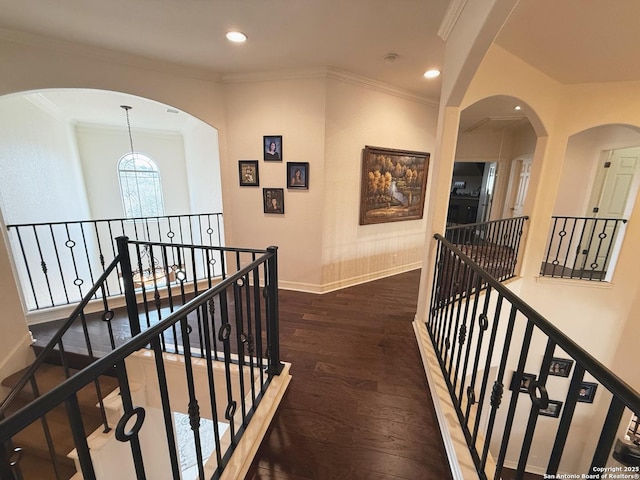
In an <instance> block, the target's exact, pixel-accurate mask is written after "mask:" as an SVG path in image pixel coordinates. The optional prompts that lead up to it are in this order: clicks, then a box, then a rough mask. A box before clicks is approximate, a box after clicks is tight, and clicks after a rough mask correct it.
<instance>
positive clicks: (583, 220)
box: [540, 216, 627, 281]
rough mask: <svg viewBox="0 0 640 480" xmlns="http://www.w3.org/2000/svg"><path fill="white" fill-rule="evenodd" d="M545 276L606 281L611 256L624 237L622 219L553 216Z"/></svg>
mask: <svg viewBox="0 0 640 480" xmlns="http://www.w3.org/2000/svg"><path fill="white" fill-rule="evenodd" d="M551 218H552V219H553V225H552V227H551V232H550V234H549V245H548V247H547V255H546V257H545V259H544V261H543V262H542V266H541V268H540V275H541V276H543V277H556V278H574V279H579V280H593V281H604V280H606V276H607V270H608V269H609V266H610V261H611V258H612V254H613V252H614V251H615V246H616V243H617V241H618V240H619V239H620V238H621V235H620V233H621V231H622V228H623V225H624V224H625V223H626V222H627V220H625V219H622V218H589V217H558V216H554V217H551Z"/></svg>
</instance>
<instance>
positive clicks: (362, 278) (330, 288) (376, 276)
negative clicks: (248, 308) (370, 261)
mask: <svg viewBox="0 0 640 480" xmlns="http://www.w3.org/2000/svg"><path fill="white" fill-rule="evenodd" d="M418 268H422V262H414V263H410V264H408V265H402V266H399V267H392V268H387V269H385V270H379V271H377V272H371V273H366V274H363V275H356V276H355V277H350V278H345V279H342V280H336V281H334V282H329V283H324V284H315V283H302V282H289V281H286V280H279V281H278V286H279V287H280V288H281V289H283V290H293V291H296V292H305V293H318V294H322V293H329V292H334V291H336V290H340V289H342V288H347V287H354V286H356V285H360V284H362V283H366V282H371V281H373V280H380V279H382V278H386V277H391V276H393V275H398V274H400V273H406V272H410V271H412V270H417V269H418Z"/></svg>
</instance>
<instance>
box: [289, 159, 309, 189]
mask: <svg viewBox="0 0 640 480" xmlns="http://www.w3.org/2000/svg"><path fill="white" fill-rule="evenodd" d="M287 188H296V189H303V190H309V162H287Z"/></svg>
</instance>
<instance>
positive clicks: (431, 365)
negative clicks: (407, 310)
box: [413, 318, 479, 480]
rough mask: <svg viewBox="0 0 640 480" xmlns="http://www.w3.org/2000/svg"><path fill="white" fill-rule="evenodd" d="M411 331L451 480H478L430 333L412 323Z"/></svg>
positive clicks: (421, 323)
mask: <svg viewBox="0 0 640 480" xmlns="http://www.w3.org/2000/svg"><path fill="white" fill-rule="evenodd" d="M413 330H414V332H415V335H416V340H417V341H418V348H419V350H420V357H421V358H422V364H423V366H424V371H425V374H426V376H427V382H428V383H429V391H430V392H431V398H432V399H433V407H434V409H435V412H436V418H437V419H438V424H439V425H440V431H441V433H442V442H443V444H444V449H445V452H446V454H447V458H448V459H449V467H450V469H451V476H452V477H453V479H454V480H471V479H476V478H479V476H478V472H477V471H476V468H475V464H474V463H473V458H471V453H469V448H468V447H467V442H466V440H465V437H464V433H463V432H462V427H461V426H460V423H459V420H458V416H457V414H456V413H455V409H454V407H453V403H452V402H451V397H450V396H449V390H448V389H447V386H446V383H445V381H444V377H443V376H442V372H441V370H440V366H439V365H438V360H437V359H436V354H435V352H434V350H433V346H432V345H431V339H430V338H429V333H428V332H427V328H426V326H425V324H424V323H423V322H420V321H418V320H417V318H416V319H414V321H413Z"/></svg>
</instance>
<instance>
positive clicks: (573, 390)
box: [546, 363, 584, 475]
mask: <svg viewBox="0 0 640 480" xmlns="http://www.w3.org/2000/svg"><path fill="white" fill-rule="evenodd" d="M583 378H584V367H582V365H580V364H579V363H576V366H575V368H574V370H573V376H572V377H571V383H570V384H569V392H568V393H567V398H566V400H565V402H564V408H563V411H562V418H561V419H560V425H558V432H557V433H556V438H555V441H554V442H553V448H552V449H551V456H550V457H549V464H548V466H547V470H546V473H547V474H550V475H555V474H556V473H558V467H559V466H560V460H561V459H562V452H563V451H564V447H565V445H566V443H567V437H568V436H569V429H570V428H571V421H572V420H573V414H574V411H575V408H576V402H577V400H578V395H579V394H580V386H581V384H582V379H583Z"/></svg>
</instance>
